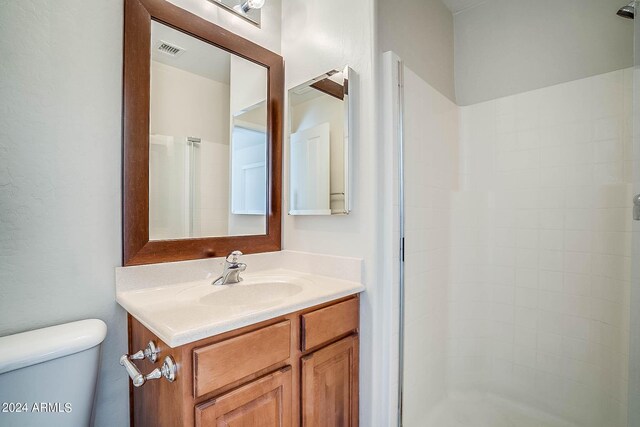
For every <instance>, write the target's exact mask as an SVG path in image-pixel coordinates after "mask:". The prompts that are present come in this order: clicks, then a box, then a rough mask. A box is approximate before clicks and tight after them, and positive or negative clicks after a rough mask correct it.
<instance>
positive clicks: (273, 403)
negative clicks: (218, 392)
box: [195, 367, 292, 427]
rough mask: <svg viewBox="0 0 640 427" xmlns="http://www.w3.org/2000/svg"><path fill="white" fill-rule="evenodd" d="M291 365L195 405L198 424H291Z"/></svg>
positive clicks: (198, 426)
mask: <svg viewBox="0 0 640 427" xmlns="http://www.w3.org/2000/svg"><path fill="white" fill-rule="evenodd" d="M291 403H292V401H291V367H287V368H285V369H282V370H280V371H278V372H274V373H273V374H271V375H267V376H266V377H263V378H260V379H258V380H255V381H253V382H250V383H249V384H246V385H243V386H242V387H240V388H238V389H235V390H233V391H232V392H229V393H227V394H225V395H222V396H220V397H217V398H214V399H211V400H209V401H207V402H204V403H201V404H200V405H197V406H196V413H195V417H196V427H209V426H260V427H291V426H292V422H291V420H292V414H291Z"/></svg>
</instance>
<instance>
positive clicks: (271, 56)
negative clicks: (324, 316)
mask: <svg viewBox="0 0 640 427" xmlns="http://www.w3.org/2000/svg"><path fill="white" fill-rule="evenodd" d="M124 3H125V19H124V80H123V97H124V100H123V183H122V185H123V265H125V266H129V265H140V264H152V263H160V262H172V261H183V260H192V259H200V258H209V257H221V256H226V255H227V254H228V253H229V252H231V251H233V250H236V249H238V250H241V251H242V252H244V253H256V252H268V251H277V250H280V249H281V205H282V117H283V105H284V103H283V98H284V63H283V60H282V57H280V56H279V55H277V54H275V53H273V52H271V51H269V50H267V49H265V48H263V47H261V46H259V45H257V44H255V43H253V42H251V41H249V40H246V39H244V38H242V37H240V36H238V35H236V34H233V33H231V32H229V31H228V30H226V29H224V28H222V27H219V26H217V25H215V24H213V23H211V22H209V21H206V20H204V19H202V18H200V17H198V16H196V15H193V14H191V13H189V12H187V11H185V10H183V9H180V8H179V7H177V6H175V5H173V4H171V3H169V2H167V1H164V0H125V2H124Z"/></svg>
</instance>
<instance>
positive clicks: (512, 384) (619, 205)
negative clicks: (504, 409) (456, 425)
mask: <svg viewBox="0 0 640 427" xmlns="http://www.w3.org/2000/svg"><path fill="white" fill-rule="evenodd" d="M631 93H632V86H631V72H630V70H624V71H616V72H612V73H607V74H603V75H599V76H594V77H590V78H586V79H582V80H578V81H574V82H570V83H566V84H561V85H557V86H552V87H549V88H545V89H540V90H536V91H531V92H526V93H522V94H519V95H515V96H510V97H506V98H501V99H497V100H494V101H489V102H486V103H481V104H476V105H473V106H469V107H464V108H462V110H461V157H460V164H461V182H462V189H463V191H462V192H460V193H458V194H456V195H455V198H454V203H453V213H454V215H453V225H452V230H453V233H452V245H453V250H452V254H453V260H454V264H453V268H452V281H453V283H452V287H451V296H450V307H451V325H452V327H451V332H450V350H449V353H450V356H449V372H450V374H451V378H450V386H451V389H452V390H454V391H462V392H469V391H472V390H477V391H478V390H479V391H488V392H492V393H496V394H499V395H502V396H505V397H507V398H509V399H514V400H517V401H520V402H522V403H524V404H526V405H530V406H534V407H537V408H540V409H542V410H544V411H546V412H549V413H552V414H555V415H558V416H560V417H564V418H567V419H569V420H571V421H573V422H575V423H577V424H578V425H581V426H585V427H587V426H588V427H591V426H592V427H599V426H603V425H607V426H612V427H613V426H621V427H622V426H626V425H627V424H626V401H627V379H628V376H627V366H628V346H629V342H628V339H629V338H628V337H629V288H630V264H631V258H630V256H631V217H630V215H629V212H630V201H631V186H630V182H631V169H632V162H631V127H630V119H631V110H632V105H631Z"/></svg>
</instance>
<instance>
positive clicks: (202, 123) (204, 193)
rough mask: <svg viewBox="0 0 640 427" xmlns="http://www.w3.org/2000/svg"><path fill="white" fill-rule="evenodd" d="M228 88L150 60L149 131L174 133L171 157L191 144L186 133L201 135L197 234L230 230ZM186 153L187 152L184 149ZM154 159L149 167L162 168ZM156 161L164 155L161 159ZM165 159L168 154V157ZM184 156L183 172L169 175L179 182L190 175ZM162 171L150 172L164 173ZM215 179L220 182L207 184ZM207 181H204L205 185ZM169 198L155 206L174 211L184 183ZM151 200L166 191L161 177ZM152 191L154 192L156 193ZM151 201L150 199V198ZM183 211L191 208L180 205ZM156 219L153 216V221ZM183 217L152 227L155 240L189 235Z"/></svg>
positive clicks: (197, 165) (196, 189)
mask: <svg viewBox="0 0 640 427" xmlns="http://www.w3.org/2000/svg"><path fill="white" fill-rule="evenodd" d="M229 105H230V87H229V85H228V84H225V83H221V82H217V81H215V80H211V79H208V78H206V77H202V76H199V75H197V74H193V73H190V72H188V71H185V70H182V69H179V68H176V67H172V66H170V65H166V64H163V63H160V62H157V61H151V100H150V111H149V132H150V134H151V135H167V136H171V137H173V138H175V141H174V144H173V145H172V147H171V148H170V149H169V151H168V152H167V154H169V159H170V158H171V157H173V156H175V155H176V154H177V153H175V152H174V150H182V151H185V150H187V149H188V148H187V147H186V146H185V144H184V142H185V139H186V138H187V137H196V138H201V143H200V145H199V146H197V148H196V150H197V154H196V157H195V159H196V162H195V164H193V165H191V167H194V168H195V174H196V175H195V176H196V180H195V183H194V186H193V191H194V192H195V193H196V196H195V197H196V198H195V200H196V205H195V210H194V221H193V222H194V224H193V232H194V236H226V235H227V234H228V224H227V222H228V215H229V193H228V192H226V191H220V189H221V188H223V189H226V188H229V135H230V133H229V123H230V120H231V119H230V117H231V114H230V110H229ZM181 154H183V153H181ZM153 160H154V158H153V157H151V158H150V162H151V165H150V167H151V171H152V172H153V170H154V168H155V169H160V168H162V166H161V165H157V164H154V162H153ZM158 160H161V159H160V158H158ZM166 160H167V159H165V161H166ZM184 165H185V163H184V161H182V162H180V164H179V165H177V166H178V168H177V170H176V171H175V172H176V173H178V174H182V175H181V176H175V177H170V178H168V179H169V180H172V181H173V180H175V181H176V182H178V181H181V180H184V179H188V178H187V177H186V176H184V174H185V173H186V172H187V169H186V168H185V166H184ZM166 172H167V170H166V169H165V170H158V173H157V174H155V175H154V174H153V173H152V174H151V177H153V176H158V174H162V173H166ZM161 178H162V182H164V183H166V182H167V177H161ZM209 182H215V183H216V185H214V186H212V185H206V184H204V183H209ZM203 184H204V185H203ZM176 190H177V191H174V192H172V193H171V196H172V197H171V198H169V197H166V198H164V201H165V202H166V203H169V204H170V205H171V206H168V205H167V204H165V205H163V206H162V205H160V206H153V205H151V206H152V207H155V208H157V209H158V210H168V211H170V210H172V209H175V207H176V206H180V202H182V201H183V200H180V198H184V196H185V194H186V191H188V190H187V189H186V187H184V186H182V187H181V188H177V189H176ZM150 191H151V194H150V195H149V196H150V198H151V199H156V200H163V199H162V198H160V195H159V193H160V192H162V191H163V188H162V184H161V183H160V182H151V185H150ZM154 195H155V196H156V197H154ZM150 202H151V200H150ZM182 210H183V212H182V213H183V214H184V215H186V214H187V213H188V207H187V205H186V204H185V205H184V206H182ZM159 214H160V212H158V211H155V212H154V210H152V209H151V210H150V215H151V217H152V218H153V216H154V215H156V216H158V215H159ZM151 223H153V221H151ZM185 224H188V219H187V222H185V221H178V222H175V221H174V223H173V224H169V225H171V227H170V229H167V230H162V231H160V230H153V229H151V230H150V233H151V238H154V239H168V238H170V239H179V238H184V237H186V236H188V232H189V228H188V226H187V227H185V226H184V225H185Z"/></svg>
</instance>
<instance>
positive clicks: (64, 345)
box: [0, 319, 107, 374]
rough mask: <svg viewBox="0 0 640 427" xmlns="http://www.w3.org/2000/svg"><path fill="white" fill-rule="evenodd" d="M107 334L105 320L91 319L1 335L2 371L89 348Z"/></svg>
mask: <svg viewBox="0 0 640 427" xmlns="http://www.w3.org/2000/svg"><path fill="white" fill-rule="evenodd" d="M106 335H107V325H106V324H105V323H104V322H103V321H102V320H99V319H87V320H80V321H77V322H71V323H65V324H62V325H56V326H50V327H48V328H42V329H36V330H33V331H28V332H22V333H19V334H14V335H8V336H6V337H0V374H3V373H5V372H9V371H14V370H16V369H20V368H24V367H26V366H31V365H35V364H37V363H42V362H46V361H49V360H53V359H57V358H59V357H64V356H68V355H70V354H74V353H78V352H80V351H83V350H87V349H89V348H92V347H95V346H96V345H98V344H100V343H101V342H102V341H104V338H105V336H106Z"/></svg>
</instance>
